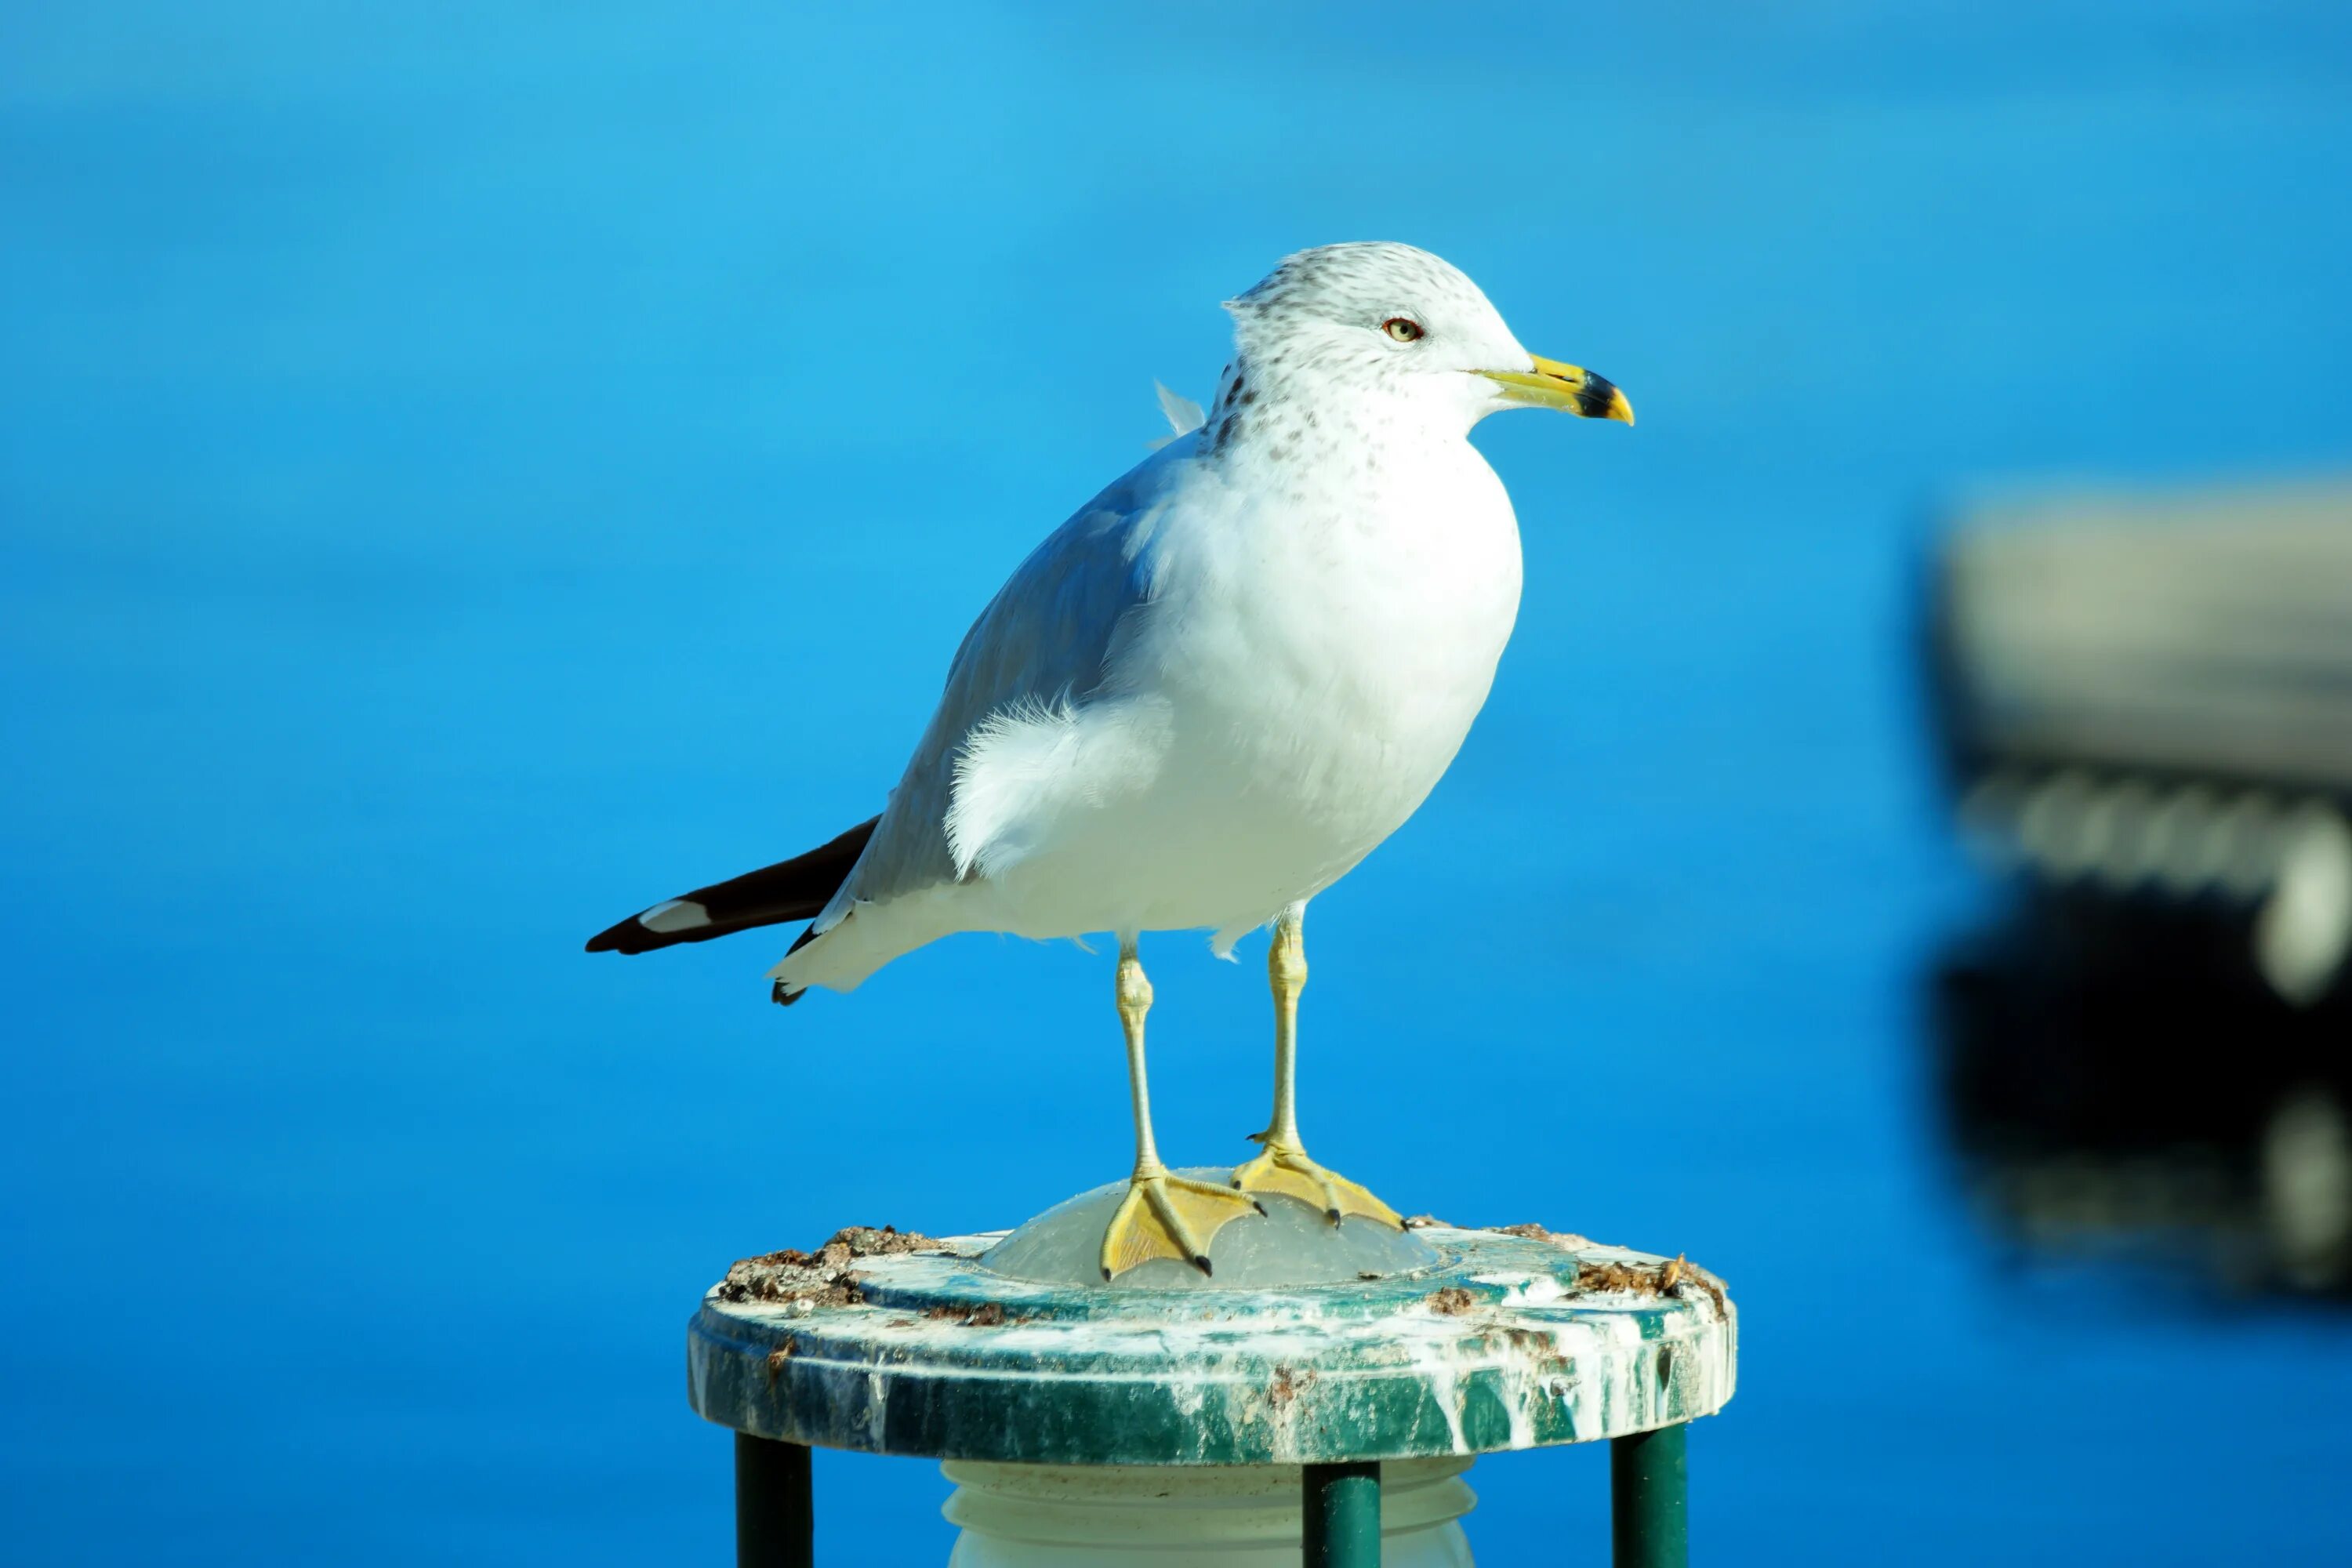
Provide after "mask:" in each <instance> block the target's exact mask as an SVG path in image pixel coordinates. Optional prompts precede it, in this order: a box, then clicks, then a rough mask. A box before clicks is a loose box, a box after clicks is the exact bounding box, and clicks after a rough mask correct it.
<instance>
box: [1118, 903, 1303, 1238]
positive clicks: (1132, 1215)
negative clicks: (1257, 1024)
mask: <svg viewBox="0 0 2352 1568" xmlns="http://www.w3.org/2000/svg"><path fill="white" fill-rule="evenodd" d="M1150 1011H1151V982H1150V979H1149V978H1147V977H1146V976H1145V974H1144V973H1143V964H1142V963H1141V961H1139V959H1138V958H1137V957H1136V955H1135V939H1134V938H1133V937H1123V938H1121V939H1120V941H1119V944H1118V1021H1119V1024H1120V1026H1122V1027H1123V1028H1125V1030H1126V1031H1127V1084H1128V1089H1129V1093H1130V1094H1132V1095H1133V1097H1134V1100H1135V1174H1134V1176H1133V1177H1131V1178H1130V1179H1129V1182H1128V1187H1127V1196H1126V1197H1125V1198H1124V1199H1122V1200H1120V1203H1119V1205H1118V1213H1117V1214H1114V1215H1112V1216H1111V1221H1110V1228H1109V1229H1108V1230H1107V1231H1105V1232H1104V1233H1103V1244H1102V1272H1103V1278H1104V1279H1111V1278H1113V1277H1114V1276H1117V1275H1119V1274H1124V1273H1125V1272H1127V1270H1129V1269H1130V1268H1134V1267H1135V1266H1136V1265H1137V1264H1139V1263H1148V1262H1150V1260H1151V1259H1153V1258H1175V1259H1177V1260H1178V1261H1180V1262H1183V1263H1190V1264H1191V1265H1192V1267H1194V1268H1198V1269H1199V1270H1200V1271H1201V1272H1202V1273H1203V1274H1206V1273H1208V1272H1209V1243H1210V1242H1211V1241H1212V1240H1213V1239H1214V1238H1215V1237H1216V1234H1217V1232H1218V1231H1219V1230H1221V1229H1223V1227H1224V1226H1225V1225H1226V1224H1227V1222H1229V1221H1232V1220H1236V1219H1239V1218H1241V1217H1242V1215H1247V1214H1257V1215H1262V1214H1264V1213H1265V1208H1264V1207H1263V1206H1262V1205H1259V1203H1258V1202H1257V1200H1256V1199H1255V1198H1252V1197H1251V1196H1249V1194H1246V1193H1237V1192H1235V1191H1234V1190H1233V1189H1232V1188H1231V1187H1220V1186H1216V1185H1214V1184H1211V1183H1208V1182H1195V1181H1192V1180H1190V1179H1189V1178H1187V1177H1183V1176H1171V1175H1170V1174H1169V1173H1168V1167H1167V1166H1165V1165H1163V1164H1161V1163H1160V1150H1159V1148H1158V1146H1157V1145H1156V1144H1155V1143H1154V1142H1152V1137H1151V1089H1150V1084H1149V1083H1148V1082H1147V1080H1146V1079H1145V1078H1144V1073H1143V1019H1144V1015H1146V1014H1147V1013H1149V1012H1150Z"/></svg>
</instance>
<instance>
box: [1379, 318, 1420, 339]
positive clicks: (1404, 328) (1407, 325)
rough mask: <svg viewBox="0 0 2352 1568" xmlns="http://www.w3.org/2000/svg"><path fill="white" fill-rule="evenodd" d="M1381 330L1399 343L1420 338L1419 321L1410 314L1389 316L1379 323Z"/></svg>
mask: <svg viewBox="0 0 2352 1568" xmlns="http://www.w3.org/2000/svg"><path fill="white" fill-rule="evenodd" d="M1381 331H1384V332H1386V333H1387V334H1388V335H1389V336H1391V337H1392V338H1394V339H1395V340H1396V341H1397V342H1401V343H1410V342H1419V341H1420V338H1421V323H1420V322H1419V321H1414V320H1413V319H1412V317H1410V316H1391V317H1390V318H1389V319H1388V320H1387V321H1382V322H1381Z"/></svg>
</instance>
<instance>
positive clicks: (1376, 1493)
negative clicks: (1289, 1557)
mask: <svg viewBox="0 0 2352 1568" xmlns="http://www.w3.org/2000/svg"><path fill="white" fill-rule="evenodd" d="M1301 1479H1302V1480H1303V1481H1304V1482H1305V1485H1306V1498H1305V1503H1306V1516H1307V1517H1306V1526H1307V1528H1306V1540H1307V1552H1306V1560H1307V1568H1380V1562H1381V1467H1380V1463H1379V1461H1377V1460H1365V1461H1362V1462H1360V1463H1356V1464H1344V1465H1307V1466H1303V1467H1301Z"/></svg>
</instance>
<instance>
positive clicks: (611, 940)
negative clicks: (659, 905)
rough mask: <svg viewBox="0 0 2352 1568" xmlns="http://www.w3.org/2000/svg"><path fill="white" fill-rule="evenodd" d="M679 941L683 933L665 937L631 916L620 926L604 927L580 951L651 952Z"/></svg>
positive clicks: (683, 936)
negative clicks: (648, 928)
mask: <svg viewBox="0 0 2352 1568" xmlns="http://www.w3.org/2000/svg"><path fill="white" fill-rule="evenodd" d="M680 940H686V936H685V933H683V932H680V933H677V934H674V935H665V934H663V933H662V932H660V931H647V930H646V928H645V927H644V926H643V925H642V924H640V923H639V922H638V920H637V917H636V916H635V915H631V916H630V917H629V918H628V919H627V920H625V921H622V922H621V923H620V924H618V925H612V926H606V927H605V928H604V930H603V931H598V932H597V933H596V934H595V935H594V936H592V937H590V938H589V939H588V945H587V946H585V947H583V948H582V949H581V950H580V951H581V952H618V953H632V952H652V951H653V950H654V949H655V948H657V947H667V946H668V945H669V944H670V943H671V942H677V941H680Z"/></svg>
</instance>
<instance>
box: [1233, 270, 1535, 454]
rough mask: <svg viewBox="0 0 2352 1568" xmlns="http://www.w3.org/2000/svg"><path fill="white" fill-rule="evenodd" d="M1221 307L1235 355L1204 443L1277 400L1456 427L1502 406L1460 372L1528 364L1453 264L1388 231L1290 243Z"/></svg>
mask: <svg viewBox="0 0 2352 1568" xmlns="http://www.w3.org/2000/svg"><path fill="white" fill-rule="evenodd" d="M1225 310H1228V312H1230V315H1233V339H1234V351H1237V353H1234V362H1233V364H1230V367H1228V369H1225V376H1223V381H1221V385H1218V400H1216V406H1213V411H1212V416H1209V445H1212V451H1223V449H1228V447H1230V445H1233V442H1234V439H1237V437H1240V435H1242V433H1244V430H1249V428H1251V426H1254V423H1263V421H1265V418H1267V416H1270V414H1275V411H1277V409H1279V411H1282V414H1296V411H1301V409H1306V411H1318V414H1340V423H1348V426H1357V428H1360V430H1362V423H1360V421H1357V418H1348V414H1350V411H1355V414H1362V416H1367V418H1369V421H1371V423H1376V426H1381V428H1390V426H1392V423H1395V421H1400V418H1406V421H1413V423H1434V426H1440V428H1446V430H1451V433H1463V430H1467V428H1470V426H1475V423H1477V421H1479V418H1484V416H1486V414H1494V411H1496V409H1500V406H1503V402H1500V400H1498V397H1496V385H1494V384H1491V381H1486V378H1482V376H1475V374H1467V372H1494V369H1512V372H1524V369H1528V367H1531V364H1534V357H1531V355H1528V353H1527V348H1522V345H1519V339H1517V336H1512V331H1510V327H1507V324H1506V322H1503V315H1500V312H1498V310H1496V308H1494V306H1491V303H1489V300H1486V294H1484V291H1479V287H1477V284H1475V282H1470V278H1467V275H1463V270H1461V268H1456V266H1454V263H1449V261H1444V258H1442V257H1433V254H1430V251H1425V249H1418V247H1412V245H1397V242H1388V240H1373V242H1355V245H1319V247H1315V249H1306V251H1298V254H1294V257H1286V258H1284V261H1282V266H1277V268H1275V270H1273V273H1267V275H1265V279H1263V282H1258V284H1256V287H1254V289H1249V291H1246V294H1242V296H1240V299H1228V300H1225ZM1277 418H1279V416H1277ZM1306 423H1319V421H1318V418H1307V421H1306Z"/></svg>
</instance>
